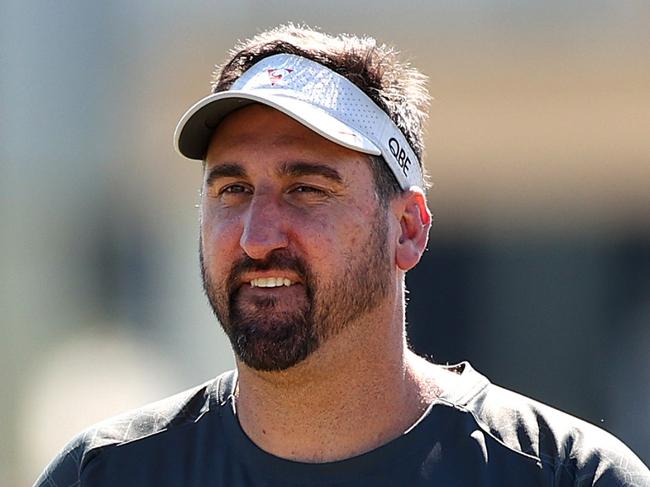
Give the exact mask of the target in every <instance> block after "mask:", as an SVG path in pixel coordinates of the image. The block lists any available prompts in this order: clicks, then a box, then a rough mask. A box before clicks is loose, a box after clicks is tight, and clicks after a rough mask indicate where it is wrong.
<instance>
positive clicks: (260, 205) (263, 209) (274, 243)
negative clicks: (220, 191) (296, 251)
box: [239, 194, 289, 260]
mask: <svg viewBox="0 0 650 487" xmlns="http://www.w3.org/2000/svg"><path fill="white" fill-rule="evenodd" d="M286 224H287V222H286V216H284V217H283V215H282V212H281V211H280V207H279V204H278V202H277V201H274V200H273V198H272V197H270V196H268V195H262V194H256V195H255V196H253V198H252V200H251V202H250V205H249V207H248V209H247V211H246V215H245V220H244V228H243V230H242V235H241V238H240V240H239V245H240V247H241V248H242V250H243V251H244V252H245V253H246V254H247V255H248V256H249V257H250V258H251V259H256V260H263V259H265V258H266V257H267V256H268V255H269V254H270V253H271V252H273V251H274V250H278V249H281V248H285V247H287V245H288V244H289V240H288V238H287V233H286V231H285V228H286Z"/></svg>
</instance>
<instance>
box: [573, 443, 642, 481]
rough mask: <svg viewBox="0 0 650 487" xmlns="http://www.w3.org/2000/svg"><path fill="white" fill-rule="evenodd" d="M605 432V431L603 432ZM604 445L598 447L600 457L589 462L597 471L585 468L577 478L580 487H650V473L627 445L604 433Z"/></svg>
mask: <svg viewBox="0 0 650 487" xmlns="http://www.w3.org/2000/svg"><path fill="white" fill-rule="evenodd" d="M603 433H604V432H603ZM602 437H603V438H602V439H601V441H600V444H598V445H594V446H595V448H594V450H595V452H596V454H594V455H590V456H591V459H589V460H587V463H592V464H594V463H596V465H595V467H594V468H584V469H583V470H582V471H581V473H579V474H578V475H577V476H576V483H575V484H576V485H577V486H580V487H587V486H589V487H591V486H594V487H650V470H648V467H647V466H646V465H645V464H644V463H643V462H642V461H641V459H639V457H637V456H636V455H635V454H634V453H633V452H632V450H630V449H629V448H628V447H627V446H626V445H625V444H623V442H621V441H620V440H619V439H618V438H615V437H614V436H612V435H610V434H608V433H604V434H603V435H602Z"/></svg>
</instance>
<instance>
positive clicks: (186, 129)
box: [174, 54, 424, 189]
mask: <svg viewBox="0 0 650 487" xmlns="http://www.w3.org/2000/svg"><path fill="white" fill-rule="evenodd" d="M251 103H262V104H264V105H268V106H270V107H272V108H275V109H276V110H279V111H281V112H283V113H285V114H286V115H288V116H290V117H291V118H293V119H295V120H296V121H298V122H300V123H301V124H303V125H305V126H306V127H308V128H309V129H311V130H313V131H314V132H316V133H318V134H320V135H322V136H323V137H325V138H326V139H329V140H331V141H332V142H334V143H336V144H339V145H342V146H343V147H347V148H349V149H352V150H356V151H359V152H363V153H365V154H372V155H375V156H379V155H381V156H382V157H383V158H384V160H385V161H386V163H387V164H388V166H389V167H390V169H391V171H392V172H393V174H394V175H395V177H396V178H397V181H398V182H399V184H400V186H401V187H402V189H408V188H410V187H411V186H418V187H423V185H424V183H423V179H422V170H421V169H420V163H419V161H418V158H417V156H416V155H415V153H414V152H413V149H411V146H410V145H409V144H408V142H407V141H406V138H405V137H404V135H403V134H402V132H401V130H399V129H398V128H397V126H396V125H395V124H394V123H393V121H392V120H391V119H390V117H389V116H388V115H387V114H386V113H385V112H384V111H383V110H382V109H381V108H379V107H378V106H377V105H376V104H375V103H374V102H373V101H372V100H371V99H370V98H369V97H368V96H367V95H366V94H365V93H364V92H363V91H361V89H359V88H358V87H357V86H356V85H355V84H354V83H352V82H351V81H349V80H348V79H347V78H345V77H343V76H341V75H339V74H337V73H335V72H334V71H332V70H331V69H328V68H326V67H325V66H323V65H321V64H319V63H316V62H314V61H311V60H309V59H306V58H303V57H300V56H295V55H293V54H276V55H274V56H270V57H267V58H264V59H262V60H261V61H259V62H258V63H256V64H255V65H253V66H252V67H251V68H250V69H249V70H247V71H246V72H244V74H242V75H241V77H240V78H239V79H238V80H237V81H235V82H234V83H233V85H232V87H231V88H230V89H229V90H227V91H220V92H217V93H214V94H212V95H208V96H206V97H205V98H203V99H202V100H199V101H198V102H197V103H195V104H194V105H193V106H192V107H191V108H190V109H189V110H188V111H187V112H186V113H185V114H184V115H183V116H182V117H181V119H180V121H179V122H178V125H177V126H176V131H175V133H174V146H175V148H176V150H177V151H178V152H179V153H180V154H182V155H183V156H185V157H188V158H190V159H199V160H203V159H204V158H205V155H206V152H207V149H208V145H209V143H210V139H211V137H212V134H213V132H214V129H215V128H216V127H217V125H218V124H219V122H220V121H221V120H222V119H223V118H224V117H225V116H226V115H228V114H229V113H231V112H233V111H234V110H237V109H239V108H242V107H244V106H246V105H249V104H251Z"/></svg>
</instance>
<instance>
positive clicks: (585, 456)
mask: <svg viewBox="0 0 650 487" xmlns="http://www.w3.org/2000/svg"><path fill="white" fill-rule="evenodd" d="M455 370H457V371H458V373H457V375H456V376H455V378H454V380H453V386H452V387H448V388H447V390H446V391H445V392H444V393H443V395H442V396H441V397H440V398H438V399H437V400H436V401H435V402H434V403H433V404H432V405H431V406H430V407H429V409H428V410H427V412H426V413H425V414H424V415H423V416H422V418H420V420H419V421H418V422H417V424H416V425H414V426H413V427H412V428H411V429H409V431H407V432H406V433H404V434H403V435H401V436H400V437H399V438H397V439H395V440H393V441H391V442H389V443H388V444H386V445H383V446H381V447H379V448H377V449H375V450H372V451H370V452H368V453H365V454H363V455H359V456H356V457H353V458H349V459H346V460H342V461H337V462H330V463H319V464H309V463H300V462H294V461H290V460H285V459H282V458H279V457H276V456H274V455H271V454H269V453H267V452H265V451H263V450H261V449H260V448H259V447H257V446H256V445H255V444H254V443H253V442H252V441H251V440H250V439H249V438H248V437H247V436H246V434H245V433H244V432H243V430H242V429H241V427H240V425H239V422H238V420H237V416H236V414H235V410H234V406H233V403H232V390H233V383H234V373H232V372H228V373H225V374H223V375H221V376H219V377H218V378H217V379H215V380H213V381H210V382H208V383H206V384H204V385H202V386H199V387H197V388H194V389H191V390H189V391H185V392H183V393H181V394H178V395H176V396H173V397H171V398H168V399H165V400H163V401H159V402H157V403H154V404H151V405H149V406H146V407H144V408H141V409H138V410H136V411H132V412H129V413H126V414H124V415H121V416H118V417H116V418H112V419H110V420H107V421H105V422H103V423H100V424H98V425H96V426H94V427H93V428H91V429H89V430H87V431H85V432H84V433H82V434H80V435H78V436H77V437H76V438H75V439H74V440H73V441H72V442H71V443H70V444H69V445H68V446H67V447H66V448H65V449H64V450H63V452H62V453H61V454H60V455H59V456H58V457H57V458H55V459H54V460H53V462H52V463H51V464H50V465H49V466H48V467H47V468H46V470H45V471H44V472H43V474H42V475H41V477H40V478H39V479H38V480H37V482H36V486H39V487H41V486H52V487H54V486H56V487H72V486H75V487H76V486H88V487H108V486H111V487H115V486H121V487H129V486H138V487H147V486H157V487H166V486H204V487H208V486H214V487H217V486H219V487H220V486H227V487H240V486H241V487H243V486H265V487H306V486H314V487H321V486H322V487H325V486H327V487H348V486H349V487H352V486H355V487H357V486H386V487H388V486H390V487H395V486H433V485H443V486H481V485H490V486H509V485H513V486H515V485H517V486H520V485H525V486H538V485H539V486H545V485H548V486H555V487H562V486H573V485H580V486H591V485H598V486H601V487H606V486H623V485H625V486H628V485H629V486H650V472H649V471H648V469H647V467H646V466H645V465H644V464H643V463H642V462H641V461H640V460H639V459H638V458H637V457H636V456H635V455H634V454H633V453H632V452H631V451H630V450H629V449H628V448H627V447H626V446H625V445H623V444H622V443H621V442H620V441H618V440H617V439H616V438H614V437H613V436H611V435H610V434H608V433H606V432H605V431H603V430H601V429H599V428H597V427H595V426H593V425H590V424H588V423H586V422H583V421H581V420H579V419H576V418H574V417H572V416H569V415H567V414H565V413H562V412H560V411H557V410H555V409H552V408H550V407H548V406H545V405H543V404H540V403H537V402H535V401H533V400H531V399H528V398H526V397H523V396H520V395H518V394H516V393H514V392H511V391H508V390H505V389H503V388H500V387H497V386H495V385H493V384H491V383H490V382H489V381H488V380H487V379H486V378H485V377H483V376H482V375H480V374H479V373H478V372H476V371H475V370H473V369H472V368H471V366H470V365H469V364H467V363H464V364H461V366H458V367H456V369H455Z"/></svg>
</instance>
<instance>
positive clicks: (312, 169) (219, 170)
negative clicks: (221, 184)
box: [205, 162, 343, 186]
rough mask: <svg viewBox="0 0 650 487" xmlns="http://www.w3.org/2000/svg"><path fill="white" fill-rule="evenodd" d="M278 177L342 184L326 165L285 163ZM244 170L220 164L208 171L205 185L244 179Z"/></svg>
mask: <svg viewBox="0 0 650 487" xmlns="http://www.w3.org/2000/svg"><path fill="white" fill-rule="evenodd" d="M277 174H278V175H279V176H280V177H283V176H284V177H287V176H288V177H300V176H322V177H324V178H327V179H329V180H331V181H333V182H335V183H337V184H342V183H343V178H342V177H341V174H340V173H339V172H338V171H337V170H336V169H334V168H333V167H330V166H328V165H326V164H318V163H314V162H286V163H284V164H282V165H281V166H280V168H279V169H278V171H277ZM247 175H248V174H247V172H246V170H245V169H244V168H243V167H242V166H240V165H239V164H220V165H218V166H214V167H212V168H211V169H209V170H208V175H207V177H206V179H205V184H206V185H207V186H210V185H211V184H212V183H213V182H214V181H215V180H217V179H219V178H246V177H247Z"/></svg>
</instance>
